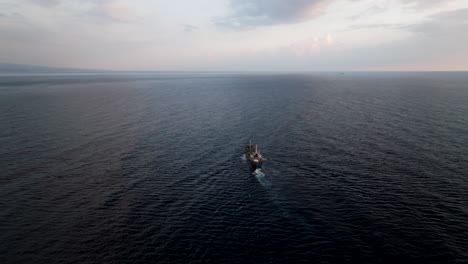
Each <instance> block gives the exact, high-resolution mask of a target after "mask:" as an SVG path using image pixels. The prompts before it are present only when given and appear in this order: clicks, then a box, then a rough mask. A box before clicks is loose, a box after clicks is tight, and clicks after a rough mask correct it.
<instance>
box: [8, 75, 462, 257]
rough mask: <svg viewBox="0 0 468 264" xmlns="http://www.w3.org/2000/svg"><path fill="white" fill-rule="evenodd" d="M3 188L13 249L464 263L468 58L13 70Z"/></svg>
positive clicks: (48, 253)
mask: <svg viewBox="0 0 468 264" xmlns="http://www.w3.org/2000/svg"><path fill="white" fill-rule="evenodd" d="M249 139H252V141H253V142H255V143H258V144H259V147H260V150H261V152H262V153H263V155H264V156H265V157H266V158H267V161H266V162H265V165H264V175H262V174H253V173H252V171H251V170H250V169H249V166H248V165H247V164H246V162H245V161H244V160H243V159H242V154H243V150H244V146H245V145H246V144H248V142H249ZM0 206H1V210H0V263H5V264H6V263H206V262H209V263H402V262H407V263H452V262H458V263H461V262H464V263H466V262H467V261H468V73H345V74H338V73H316V74H220V73H217V74H214V73H213V74H190V73H184V74H171V73H164V74H163V73H161V74H154V75H144V74H140V75H75V76H1V77H0Z"/></svg>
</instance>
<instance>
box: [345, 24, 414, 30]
mask: <svg viewBox="0 0 468 264" xmlns="http://www.w3.org/2000/svg"><path fill="white" fill-rule="evenodd" d="M406 27H408V25H404V24H387V23H381V24H355V25H351V26H349V27H348V28H347V29H345V30H344V31H349V30H356V29H370V28H382V29H405V28H406Z"/></svg>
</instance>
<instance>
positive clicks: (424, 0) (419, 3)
mask: <svg viewBox="0 0 468 264" xmlns="http://www.w3.org/2000/svg"><path fill="white" fill-rule="evenodd" d="M400 1H401V2H403V3H408V4H412V7H413V8H416V9H428V8H433V7H438V6H442V5H448V4H452V3H455V1H454V0H400Z"/></svg>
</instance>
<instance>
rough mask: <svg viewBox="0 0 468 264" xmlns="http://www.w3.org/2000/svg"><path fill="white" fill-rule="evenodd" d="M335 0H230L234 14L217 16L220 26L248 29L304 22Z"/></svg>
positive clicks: (217, 22)
mask: <svg viewBox="0 0 468 264" xmlns="http://www.w3.org/2000/svg"><path fill="white" fill-rule="evenodd" d="M332 1H333V0H289V1H284V0H230V1H229V3H230V7H231V9H232V11H233V12H232V15H230V16H227V17H217V18H215V19H214V22H215V24H216V25H218V26H222V27H227V28H231V29H248V28H253V27H256V26H262V25H273V24H289V23H297V22H302V21H305V20H308V19H311V18H314V17H317V16H320V15H321V14H323V12H324V8H325V7H326V6H328V4H329V3H331V2H332Z"/></svg>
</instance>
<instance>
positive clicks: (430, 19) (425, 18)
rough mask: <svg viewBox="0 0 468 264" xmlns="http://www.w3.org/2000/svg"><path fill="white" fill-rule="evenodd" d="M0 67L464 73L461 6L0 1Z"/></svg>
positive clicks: (465, 6)
mask: <svg viewBox="0 0 468 264" xmlns="http://www.w3.org/2000/svg"><path fill="white" fill-rule="evenodd" d="M0 62H7V63H19V64H34V65H44V66H57V67H74V68H92V69H110V70H234V71H235V70H247V71H248V70H261V71H269V70H278V71H318V70H322V71H323V70H324V71H345V70H468V0H439V1H438V0H224V1H223V0H131V1H130V0H129V1H126V0H0Z"/></svg>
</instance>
